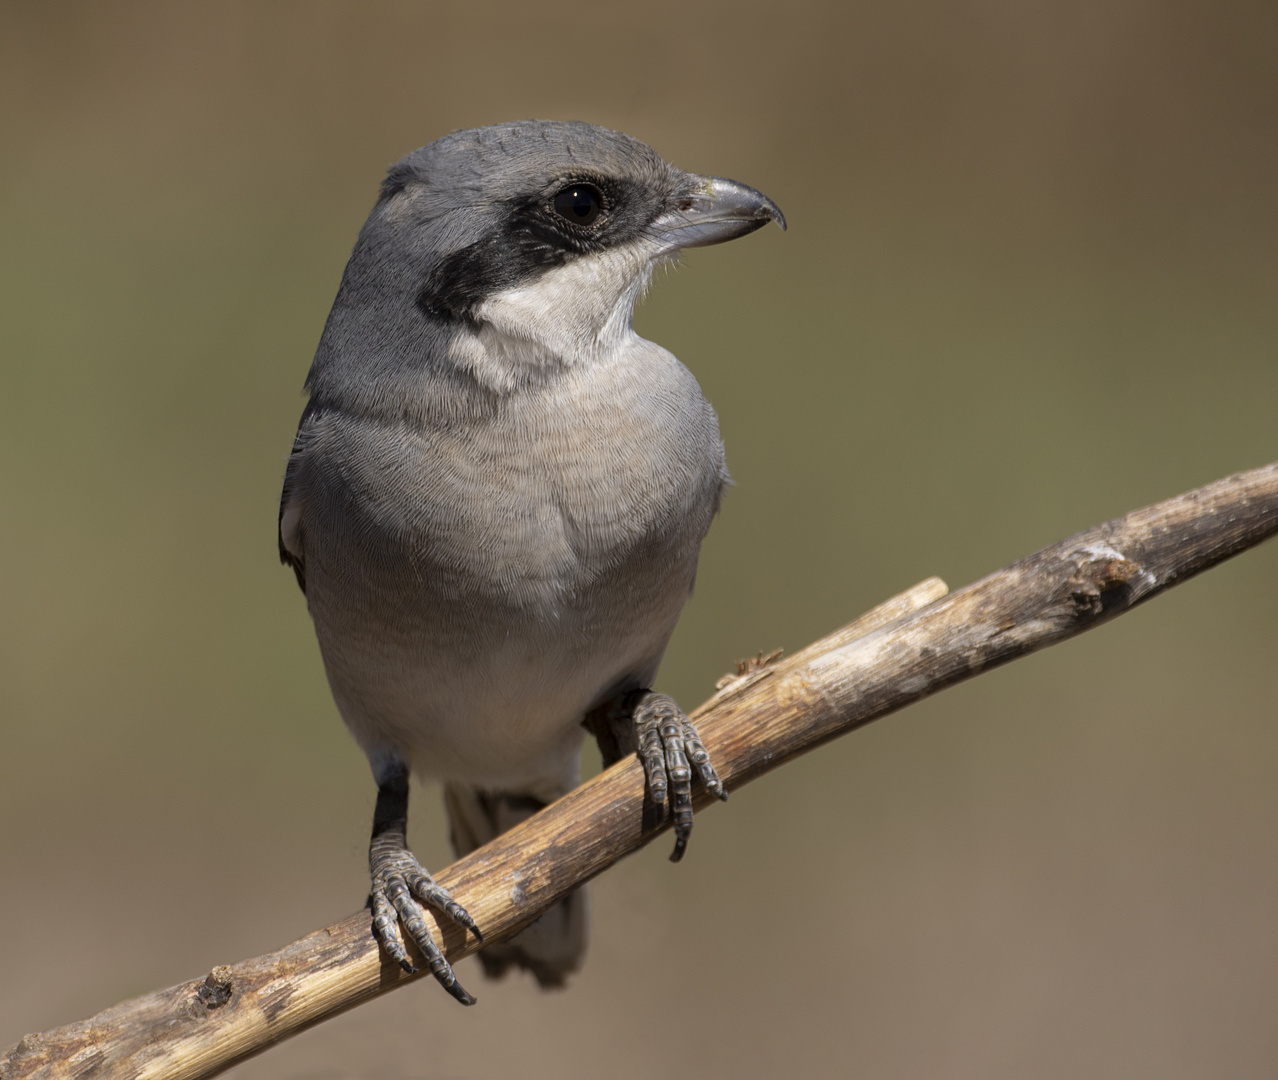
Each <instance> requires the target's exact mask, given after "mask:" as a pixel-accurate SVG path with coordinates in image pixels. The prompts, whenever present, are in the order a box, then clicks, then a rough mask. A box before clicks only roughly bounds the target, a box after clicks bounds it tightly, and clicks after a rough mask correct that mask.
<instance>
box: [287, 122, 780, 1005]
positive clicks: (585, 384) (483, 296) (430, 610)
mask: <svg viewBox="0 0 1278 1080" xmlns="http://www.w3.org/2000/svg"><path fill="white" fill-rule="evenodd" d="M769 221H775V222H777V223H778V224H779V225H780V226H781V227H782V228H784V227H785V219H784V218H783V217H782V215H781V211H780V210H778V209H777V207H776V206H775V205H774V204H773V203H772V202H771V201H770V200H769V199H767V198H766V197H765V196H763V195H761V194H760V193H759V192H757V191H755V190H753V189H752V188H748V187H746V186H745V185H743V184H738V183H736V182H734V181H732V180H723V179H720V178H718V177H710V176H696V175H692V174H690V173H685V172H681V171H680V170H678V169H676V168H674V167H673V166H670V165H667V164H666V163H665V162H664V161H662V159H661V158H660V157H658V156H657V154H656V153H654V152H653V151H652V150H651V149H649V148H648V147H647V146H645V145H644V144H643V143H641V142H638V141H636V140H635V139H632V138H630V137H629V136H627V135H623V134H620V133H619V132H615V131H608V130H605V129H603V128H599V127H594V126H593V125H590V124H583V123H550V122H541V121H528V122H525V123H513V124H501V125H498V126H495V127H488V128H480V129H477V130H474V131H459V132H455V133H454V134H452V135H448V136H446V137H445V138H442V139H439V140H438V141H437V142H433V143H431V144H430V145H429V146H425V147H423V148H422V149H420V150H417V151H414V152H413V153H411V154H409V155H408V156H407V157H406V158H404V159H403V160H402V161H401V162H399V164H397V165H395V166H393V167H392V168H391V169H390V171H389V173H388V175H387V177H386V179H385V181H383V183H382V188H381V194H380V197H379V198H378V200H377V205H376V206H374V207H373V211H372V213H371V214H370V215H369V218H368V221H367V222H366V223H365V225H364V227H363V228H362V229H361V230H360V233H359V238H358V239H357V240H356V242H355V248H354V250H353V251H352V253H351V257H350V261H349V262H348V263H347V265H346V272H345V274H344V275H343V277H342V283H341V286H340V288H339V289H338V293H337V299H336V300H335V301H334V303H333V309H332V312H331V313H330V314H329V316H328V322H327V324H326V325H325V327H324V333H323V336H322V337H321V339H320V343H319V348H318V350H317V351H316V354H315V360H314V362H313V363H312V365H311V369H310V374H309V375H308V376H307V379H306V389H307V390H308V391H309V399H308V403H307V405H306V408H305V410H304V411H303V413H302V418H301V422H300V423H299V425H298V429H297V436H296V439H295V441H294V443H293V451H292V454H291V456H290V458H289V462H288V469H287V473H286V475H285V478H284V492H283V496H282V498H281V502H280V516H279V549H280V558H281V559H282V560H283V561H284V562H285V563H287V564H288V565H289V566H291V567H292V568H293V570H294V571H295V572H296V574H297V581H298V584H299V585H300V586H301V587H302V591H303V592H304V593H305V594H306V603H307V607H308V608H309V610H310V613H311V617H312V619H313V620H314V623H315V633H316V636H317V637H318V638H319V645H320V651H321V652H322V654H323V657H324V666H325V669H326V671H327V673H328V681H329V685H330V686H331V688H332V692H333V697H334V699H335V700H336V702H337V707H338V709H339V710H340V712H341V714H342V717H343V719H344V720H345V721H346V724H347V726H348V727H349V728H350V730H351V733H352V734H353V735H354V736H355V739H356V741H357V742H358V743H359V745H360V746H361V747H362V748H363V750H364V752H365V754H367V755H368V760H369V763H370V764H371V766H372V770H373V776H374V777H375V779H376V781H377V806H376V810H375V811H374V815H373V835H372V841H371V844H370V848H369V869H370V872H371V876H372V890H371V895H370V905H371V908H372V926H373V933H374V935H375V936H376V938H377V940H378V942H379V943H380V946H381V948H382V949H383V950H384V951H385V952H386V954H387V955H388V956H390V957H391V958H392V959H394V960H396V961H397V962H398V963H399V964H400V965H401V966H403V967H404V968H405V969H407V970H408V971H412V970H413V967H412V964H411V962H410V960H409V957H408V953H407V951H406V948H405V943H404V937H403V934H404V932H407V934H408V936H409V937H410V938H411V939H412V940H413V941H414V942H415V943H416V945H417V947H418V948H419V949H420V950H421V952H422V954H423V956H425V957H426V959H427V962H428V964H429V966H430V970H431V972H432V974H433V975H434V976H435V978H436V979H438V980H439V982H440V983H442V984H443V986H444V987H446V988H447V989H448V990H449V992H450V993H451V994H452V995H453V996H454V997H456V998H457V999H458V1000H459V1001H462V1002H464V1003H466V1004H470V1003H471V1002H472V1001H474V998H472V997H471V996H470V994H468V993H467V992H466V991H465V990H464V989H463V988H462V987H461V985H460V984H459V983H458V982H457V979H456V977H455V976H454V975H453V971H452V968H451V967H450V966H449V964H448V962H447V960H445V959H444V957H443V956H442V955H441V954H440V951H439V949H438V948H437V947H436V946H435V944H434V942H433V940H432V939H431V935H430V932H429V931H428V929H427V924H426V919H425V917H424V911H423V907H422V905H426V906H427V907H429V908H433V909H434V910H435V911H437V912H440V913H441V914H443V915H445V916H447V917H448V918H450V919H451V920H453V921H454V922H456V923H458V924H459V925H461V926H462V927H464V928H465V929H466V930H469V931H470V932H471V933H473V934H475V935H476V937H479V936H480V933H479V929H478V927H476V925H475V922H474V920H473V919H472V918H471V917H470V916H469V915H468V914H467V913H466V911H465V910H464V909H463V908H462V907H461V905H459V904H458V903H457V902H456V901H454V900H453V899H452V897H451V896H449V895H448V893H447V892H446V891H445V890H444V889H443V888H441V887H440V886H439V885H437V884H436V883H435V881H434V880H433V879H432V878H431V876H430V874H429V873H427V872H426V870H425V869H424V868H423V867H422V866H421V865H420V864H419V863H418V861H417V859H416V858H415V857H414V856H413V854H412V852H411V851H410V850H409V848H408V844H407V839H406V836H405V819H406V816H407V810H408V776H409V772H410V771H412V772H415V773H417V774H418V776H420V777H423V778H438V779H439V780H441V781H442V782H443V785H444V799H445V803H446V806H447V809H448V818H449V824H450V828H451V839H452V845H453V848H454V850H455V851H456V852H457V854H458V855H463V854H465V853H466V852H468V851H471V850H473V849H475V848H476V847H478V846H479V845H480V844H483V843H485V842H486V841H488V840H490V839H491V838H493V837H494V836H496V835H498V834H499V833H501V832H503V831H504V830H505V829H507V828H509V827H510V826H511V825H513V824H514V823H516V822H517V821H520V820H521V819H523V818H526V817H528V816H529V815H530V814H532V813H533V812H534V811H536V810H538V809H540V808H541V807H543V806H545V805H546V804H547V803H549V802H550V801H552V800H553V799H555V798H557V797H558V796H560V795H562V794H564V793H565V792H567V791H568V790H570V789H571V788H572V787H573V786H575V785H576V783H577V781H578V759H579V756H580V754H579V752H580V749H581V743H582V740H583V738H584V736H585V734H586V731H587V730H588V729H589V730H590V731H591V732H592V733H593V734H594V735H595V736H596V738H597V739H598V740H599V744H600V747H601V750H602V752H603V756H604V761H605V764H610V763H611V762H613V761H616V760H617V759H618V758H620V757H621V756H622V755H624V754H626V753H629V752H632V751H637V752H638V753H639V755H640V757H641V758H642V760H643V765H644V770H645V774H646V779H647V796H648V798H647V800H646V802H647V804H648V806H649V812H652V809H653V808H655V811H656V814H657V816H658V818H659V819H663V818H665V817H666V816H667V815H668V816H669V817H670V818H672V819H673V822H674V831H675V852H674V855H673V856H672V858H675V859H677V858H678V857H679V856H680V855H681V854H682V852H683V850H684V847H685V845H686V844H687V841H688V835H689V833H690V831H691V829H692V799H691V783H692V775H693V773H694V772H695V773H696V774H697V776H699V777H700V780H701V782H702V783H703V784H704V785H705V787H706V789H707V790H708V791H709V792H711V793H713V794H718V795H720V796H721V797H722V796H724V794H725V793H724V790H723V784H722V783H721V782H720V780H719V777H718V776H717V774H716V773H715V770H714V766H713V765H712V764H711V763H710V759H709V755H708V754H707V753H706V750H705V747H704V746H702V744H701V741H700V739H699V738H698V737H697V733H696V731H695V730H694V728H693V726H692V725H691V724H690V723H689V722H688V719H687V717H686V716H685V715H684V714H683V713H682V712H681V711H680V710H679V707H678V706H677V705H676V704H675V703H674V702H673V701H672V700H671V699H670V698H669V697H666V696H665V695H662V694H656V693H653V692H652V690H651V689H650V686H651V683H652V679H653V675H654V674H655V672H656V670H657V664H658V662H659V661H660V659H661V654H662V652H663V651H664V649H665V647H666V642H667V641H668V640H669V638H670V634H671V632H672V631H673V629H674V625H675V621H676V620H677V619H678V617H679V612H680V609H682V607H683V605H684V601H685V600H687V598H688V594H689V592H690V591H691V589H692V584H693V578H694V576H695V574H696V568H697V553H698V550H699V548H700V546H701V541H702V539H703V538H704V537H705V534H706V530H707V529H708V528H709V527H710V520H711V518H713V517H714V515H715V511H716V510H717V509H718V507H719V498H720V495H721V493H722V491H723V486H724V484H725V482H726V481H727V478H728V474H727V471H726V469H725V466H724V460H723V446H722V443H721V442H720V441H719V428H718V423H717V421H716V419H715V414H714V410H713V409H711V407H710V405H709V404H708V403H707V402H706V400H705V398H704V397H703V396H702V394H701V388H700V387H699V386H698V385H697V381H696V379H694V378H693V376H692V375H691V373H690V372H689V371H688V370H687V369H686V368H685V367H684V366H683V365H682V364H680V363H679V361H678V360H676V359H675V358H674V357H673V356H672V355H671V354H670V353H668V352H667V351H666V350H665V349H663V348H661V347H660V346H658V345H654V344H653V343H652V342H650V341H645V340H644V339H643V338H641V337H639V336H638V335H637V334H636V333H635V332H634V329H633V327H632V326H631V318H632V313H633V310H634V305H635V301H636V299H637V298H638V296H639V294H640V293H641V292H642V291H643V289H644V287H645V285H646V284H647V282H648V279H649V277H650V276H651V274H652V271H653V268H654V267H655V266H656V265H658V264H659V263H661V262H662V261H663V260H668V259H671V258H673V257H674V256H676V255H677V254H678V253H679V251H681V250H682V249H684V248H689V247H698V246H702V245H707V244H717V243H720V242H721V241H724V240H731V239H733V238H735V237H738V236H744V235H745V234H747V233H750V232H753V231H754V230H755V229H758V228H760V227H761V226H763V225H765V224H766V223H767V222H769ZM586 922H587V917H586V900H585V893H584V890H582V891H578V892H577V893H575V894H574V895H572V896H570V897H568V898H567V899H566V900H564V901H562V902H561V903H560V904H558V905H557V906H556V907H555V908H554V909H552V910H551V911H548V912H546V913H545V914H544V915H543V916H542V917H541V918H540V919H539V920H538V921H537V922H535V923H534V924H532V925H531V926H529V927H528V928H526V929H525V930H523V931H521V932H520V933H519V934H518V935H516V936H515V937H514V938H512V939H511V940H509V941H506V942H502V943H499V944H494V945H490V946H489V947H487V948H486V949H484V950H482V951H481V952H480V953H479V956H480V959H481V961H483V964H484V968H485V970H486V972H487V973H488V974H500V973H501V972H503V971H505V970H506V968H508V967H509V966H511V965H516V966H519V967H523V968H526V969H528V970H529V971H531V972H532V973H533V975H534V976H535V977H536V978H537V980H538V982H539V983H541V984H542V985H556V984H559V983H561V982H562V981H563V978H564V976H565V975H566V974H567V973H568V972H570V971H573V970H575V969H576V968H577V966H578V965H579V963H580V961H581V957H582V954H583V952H584V950H585V942H586Z"/></svg>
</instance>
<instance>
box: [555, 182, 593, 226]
mask: <svg viewBox="0 0 1278 1080" xmlns="http://www.w3.org/2000/svg"><path fill="white" fill-rule="evenodd" d="M552 205H553V206H554V208H555V213H556V214H558V215H559V216H560V217H561V218H563V219H564V220H565V221H571V222H572V223H573V224H574V225H593V224H594V223H595V222H596V221H597V220H598V218H599V215H600V214H602V213H603V192H601V191H600V190H599V189H598V188H597V187H595V186H594V184H569V185H568V186H567V187H566V188H564V189H563V191H561V192H560V193H559V194H558V195H556V196H555V201H554V203H553V204H552Z"/></svg>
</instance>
